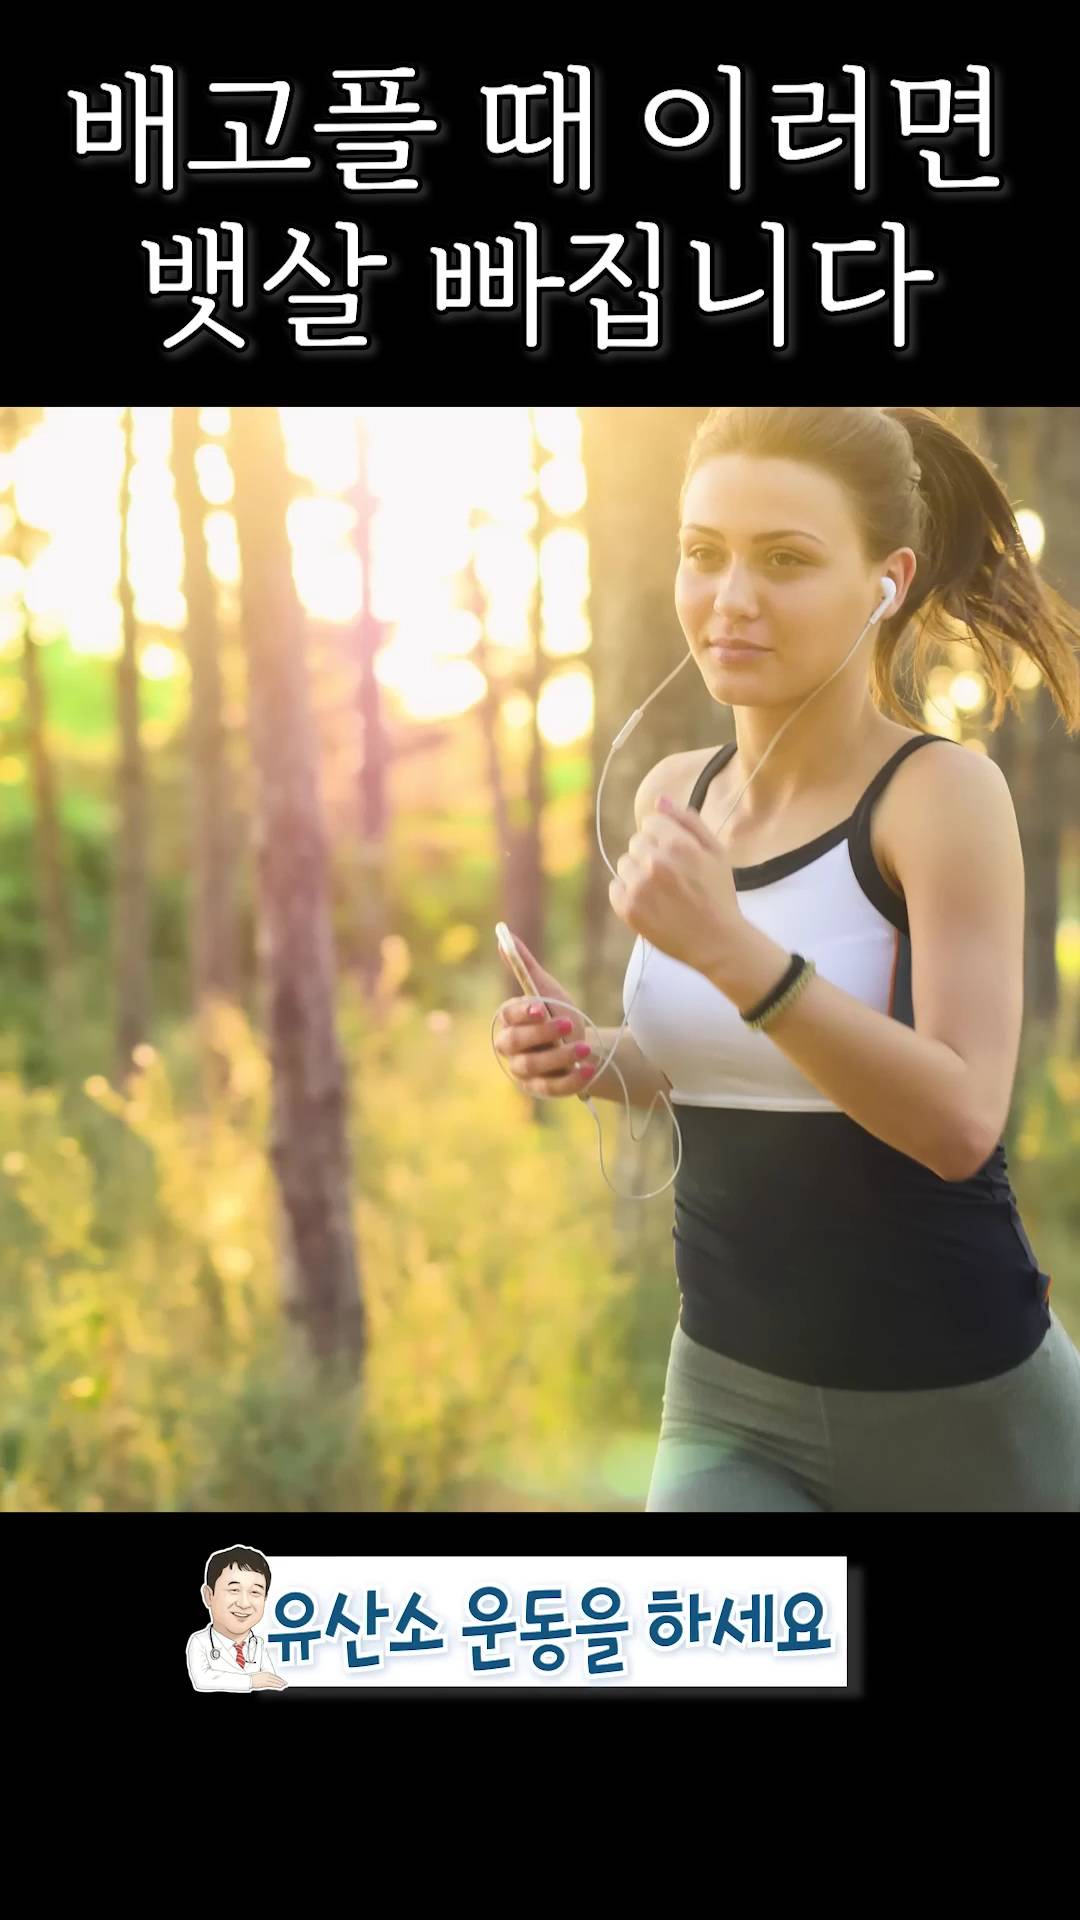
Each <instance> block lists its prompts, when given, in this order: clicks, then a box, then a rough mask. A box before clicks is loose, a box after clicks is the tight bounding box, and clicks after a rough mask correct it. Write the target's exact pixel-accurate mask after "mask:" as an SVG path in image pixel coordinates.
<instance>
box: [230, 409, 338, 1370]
mask: <svg viewBox="0 0 1080 1920" xmlns="http://www.w3.org/2000/svg"><path fill="white" fill-rule="evenodd" d="M231 454H232V462H233V469H234V472H235V476H236V520H237V530H238V534H239V541H240V558H241V570H242V576H243V584H242V589H241V607H242V617H243V626H244V634H245V640H246V644H247V650H248V663H249V671H248V688H249V706H250V722H251V735H252V749H253V759H254V776H255V833H256V853H257V877H258V889H259V905H260V915H259V935H260V938H259V952H260V961H261V967H262V984H263V991H264V995H265V1011H266V1020H267V1025H268V1031H269V1047H270V1058H271V1066H272V1073H273V1119H272V1134H271V1145H270V1154H271V1160H272V1163H273V1167H274V1172H275V1175H276V1178H277V1184H278V1192H279V1196H280V1201H281V1220H282V1243H283V1267H284V1276H283V1277H284V1290H285V1310H286V1314H287V1316H288V1317H289V1319H290V1320H292V1321H293V1322H294V1323H296V1324H298V1325H299V1326H301V1327H302V1328H303V1331H304V1334H305V1336H306V1339H307V1342H308V1345H309V1348H310V1351H311V1353H312V1355H313V1356H314V1358H315V1359H316V1361H317V1362H318V1363H319V1364H320V1366H321V1367H322V1368H323V1369H324V1370H327V1371H328V1370H329V1369H330V1368H331V1366H333V1367H334V1368H335V1369H337V1370H340V1373H341V1375H342V1378H343V1379H345V1380H347V1378H348V1375H349V1373H350V1372H352V1373H354V1374H358V1373H359V1370H360V1366H361V1363H362V1359H363V1353H364V1346H365V1335H366V1327H365V1317H364V1310H363V1303H362V1299H361V1294H360V1274H359V1263H358V1258H357V1251H356V1243H355V1237H354V1231H353V1221H352V1207H351V1199H350V1180H349V1156H348V1140H347V1094H346V1081H345V1069H344V1062H343V1059H342V1054H341V1049H340V1046H339V1042H338V1035H337V1027H336V1022H335V1007H334V957H333V945H332V936H331V915H330V902H329V894H328V874H327V854H326V843H325V837H324V832H323V825H322V819H321V815H320V807H319V787H318V778H317V767H316V748H315V733H314V726H313V719H312V711H311V701H310V692H309V687H308V680H307V668H306V657H305V638H306V636H305V623H304V616H303V612H302V609H301V606H300V602H299V599H298V597H297V592H296V587H295V584H294V581H293V574H292V562H291V555H290V549H289V543H288V538H287V534H286V524H285V515H286V509H287V506H288V501H289V482H288V476H287V471H286V466H285V449H284V443H283V439H282V434H281V427H280V423H279V420H278V416H277V413H276V411H275V409H274V408H272V407H238V408H236V409H234V411H233V414H232V433H231Z"/></svg>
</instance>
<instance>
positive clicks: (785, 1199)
mask: <svg viewBox="0 0 1080 1920" xmlns="http://www.w3.org/2000/svg"><path fill="white" fill-rule="evenodd" d="M939 741H941V736H939V735H936V734H926V735H920V736H919V737H918V738H917V739H913V740H907V741H905V742H904V743H903V744H902V745H901V746H900V747H899V748H898V749H897V751H896V753H894V754H893V755H892V757H891V759H890V760H888V761H887V762H886V764H885V765H884V766H883V767H882V768H881V769H880V771H879V772H878V773H877V774H876V775H875V777H874V779H873V780H872V781H871V782H870V785H869V786H868V787H867V789H866V791H865V793H864V794H863V796H862V798H861V800H860V801H859V804H858V806H857V807H856V809H855V811H854V813H852V814H851V816H850V817H849V818H848V819H847V820H843V821H841V822H840V823H839V824H838V825H837V826H835V827H831V828H830V829H829V830H828V832H826V833H823V834H819V835H818V837H817V838H816V839H815V840H811V841H808V842H807V843H806V845H805V846H801V847H796V848H794V849H793V850H792V851H791V852H790V853H782V854H778V855H777V856H776V857H775V858H774V859H772V860H764V861H761V862H759V863H758V864H757V865H756V866H751V867H735V868H734V869H733V875H734V882H735V888H736V891H737V893H738V895H739V907H740V910H741V912H742V913H743V915H744V916H745V918H746V919H747V920H749V921H750V922H751V923H752V924H753V925H754V926H757V927H760V928H761V930H762V931H763V932H764V933H767V934H768V935H769V936H770V938H772V939H774V940H776V941H777V942H778V943H779V944H780V945H781V946H783V947H786V948H787V949H788V951H789V952H799V953H802V954H805V955H806V956H807V958H808V959H812V960H813V961H814V962H815V964H816V967H817V971H818V973H819V974H820V975H821V976H822V978H824V979H826V980H831V981H832V982H833V984H834V985H835V986H838V987H841V988H842V989H843V990H844V992H845V993H850V994H852V995H854V997H855V998H856V999H859V1000H862V1001H864V1002H865V1003H866V1005H868V1006H871V1007H875V1008H876V1009H878V1011H879V1012H881V1013H884V1014H888V1015H889V1016H890V1018H892V1019H894V1020H900V1021H902V1022H903V1023H904V1024H905V1025H907V1026H910V1027H913V1026H914V1024H915V1022H914V1014H913V1010H912V989H911V943H910V939H909V931H908V920H907V912H906V909H905V906H904V902H903V900H901V899H900V898H899V897H898V895H897V894H895V893H894V892H893V891H892V889H891V888H890V887H889V886H888V885H887V883H886V881H885V880H884V878H883V876H882V874H881V872H880V871H879V869H878V866H877V863H876V861H875V859H874V855H873V850H872V847H871V841H870V819H871V813H872V809H873V807H874V803H875V801H876V800H877V799H878V797H879V795H880V794H881V793H882V791H883V790H884V788H885V786H886V785H887V783H888V781H889V780H890V778H891V777H892V774H893V773H894V772H895V770H896V768H897V767H898V766H899V765H900V763H901V761H903V760H904V759H906V757H907V755H908V754H909V753H913V752H915V751H916V750H917V749H918V748H920V747H925V746H928V745H930V744H931V743H934V742H939ZM941 743H942V744H943V745H944V746H945V747H947V748H948V747H953V746H954V745H955V743H954V742H952V741H949V740H944V741H941ZM959 750H960V751H963V749H962V748H961V749H959ZM734 752H735V743H734V742H730V743H729V744H728V745H726V746H724V747H721V748H720V750H719V752H718V753H716V754H714V755H713V757H712V758H711V759H710V760H709V762H708V764H707V765H706V766H705V767H704V768H703V769H702V772H701V774H700V776H699V778H698V780H697V781H696V783H695V785H694V791H693V793H692V794H691V797H690V802H689V804H690V806H692V807H694V808H696V809H698V810H699V811H700V808H701V805H702V802H703V800H704V797H705V793H706V790H707V788H708V786H709V783H710V781H711V780H712V779H713V777H714V775H715V774H717V773H719V771H720V769H721V768H722V767H723V766H725V765H726V764H727V762H728V760H729V759H730V758H731V756H732V754H733V753H734ZM941 830H942V832H944V833H947V832H948V822H947V821H943V822H942V829H941ZM646 951H647V954H648V961H647V965H645V968H644V977H643V978H642V979H641V986H640V990H639V991H638V993H637V996H636V999H634V1005H633V1011H632V1013H631V1015H630V1023H629V1025H630V1031H631V1033H632V1034H633V1036H634V1038H635V1040H636V1041H637V1043H638V1045H639V1046H640V1047H641V1050H642V1052H643V1053H645V1054H646V1055H647V1056H648V1058H649V1059H650V1060H652V1061H653V1062H654V1063H655V1064H656V1065H657V1066H658V1067H660V1068H662V1069H663V1071H664V1072H665V1073H666V1074H667V1076H668V1078H669V1079H670V1081H671V1083H672V1086H671V1091H670V1093H669V1095H668V1098H669V1099H670V1101H671V1104H672V1106H673V1107H674V1108H675V1109H676V1111H677V1115H678V1122H679V1129H680V1131H681V1134H682V1164H681V1166H680V1168H679V1171H678V1174H677V1176H676V1180H675V1189H674V1200H675V1225H674V1227H673V1229H672V1237H673V1239H674V1243H675V1267H676V1274H677V1277H678V1285H679V1292H680V1320H681V1324H682V1327H683V1330H684V1332H686V1333H687V1334H688V1335H689V1337H690V1338H691V1339H692V1340H696V1341H697V1342H698V1343H699V1344H700V1345H702V1346H706V1347H711V1348H712V1349H713V1350H714V1351H716V1352H718V1353H723V1354H726V1355H728V1356H729V1357H730V1358H731V1359H734V1360H738V1361H741V1362H742V1363H743V1364H744V1365H747V1366H752V1367H758V1368H761V1369H762V1370H763V1371H765V1372H767V1373H774V1374H780V1375H783V1376H784V1377H785V1378H788V1379H791V1380H800V1381H804V1382H807V1383H809V1384H811V1385H815V1386H821V1387H850V1388H855V1389H862V1390H874V1391H876V1390H879V1389H889V1388H892V1389H912V1388H922V1387H948V1386H959V1385H963V1384H965V1383H967V1382H970V1381H975V1380H981V1379H986V1378H989V1377H990V1376H991V1375H993V1374H996V1373H1003V1372H1005V1371H1006V1370H1007V1369H1009V1368H1010V1367H1015V1366H1018V1365H1019V1364H1020V1362H1021V1361H1023V1360H1026V1359H1027V1358H1028V1356H1029V1355H1030V1354H1031V1353H1033V1352H1034V1351H1035V1349H1036V1347H1037V1346H1038V1345H1039V1343H1040V1341H1041V1340H1042V1338H1043V1336H1044V1334H1045V1332H1046V1331H1047V1328H1048V1327H1049V1324H1050V1310H1049V1304H1048V1295H1049V1289H1050V1278H1049V1275H1047V1274H1045V1273H1043V1272H1042V1271H1041V1270H1040V1267H1039V1264H1038V1261H1037V1260H1036V1258H1035V1255H1034V1253H1033V1251H1032V1248H1031V1244H1030V1241H1029V1240H1028V1237H1027V1234H1026V1232H1025V1230H1024V1226H1023V1222H1022V1220H1021V1218H1020V1214H1019V1210H1018V1208H1017V1204H1016V1199H1015V1196H1014V1194H1013V1191H1012V1187H1011V1184H1010V1181H1009V1175H1008V1169H1007V1167H1006V1161H1005V1149H1004V1144H1003V1142H1000V1141H999V1143H998V1145H997V1146H996V1147H995V1149H994V1152H993V1153H992V1154H991V1156H990V1158H989V1159H988V1160H987V1161H986V1163H985V1164H984V1165H983V1166H982V1167H981V1168H980V1169H979V1171H978V1172H977V1173H976V1174H974V1175H973V1176H972V1177H971V1178H969V1179H966V1180H958V1181H947V1180H943V1179H941V1178H940V1176H939V1175H937V1174H936V1173H934V1172H932V1171H931V1169H930V1168H929V1167H925V1166H923V1165H922V1164H921V1162H919V1161H917V1160H913V1159H911V1158H910V1157H909V1156H908V1155H907V1154H904V1153H901V1152H899V1151H898V1150H897V1149H896V1148H894V1147H890V1146H887V1145H886V1143H885V1142H884V1141H883V1140H879V1139H878V1138H877V1136H876V1135H875V1134H871V1133H868V1132H867V1131H866V1129H865V1128H864V1127H861V1126H859V1125H858V1123H857V1122H856V1121H854V1120H852V1119H851V1118H850V1116H849V1115H847V1114H845V1113H844V1112H843V1111H842V1110H841V1109H840V1108H838V1107H837V1106H836V1105H835V1104H834V1103H833V1102H832V1101H830V1100H828V1099H827V1098H826V1097H825V1095H824V1094H823V1093H821V1091H820V1090H819V1089H818V1088H817V1087H816V1086H814V1084H813V1082H812V1081H810V1080H808V1079H807V1078H806V1077H805V1075H803V1074H802V1073H801V1072H800V1071H799V1069H798V1068H797V1067H796V1066H794V1064H793V1063H792V1062H791V1061H790V1060H789V1059H788V1058H787V1056H786V1055H785V1054H784V1053H782V1052H781V1050H780V1048H779V1047H778V1046H776V1044H775V1043H774V1042H773V1041H772V1040H771V1039H770V1037H769V1035H768V1033H767V1032H755V1031H753V1030H752V1029H750V1028H749V1027H747V1026H746V1025H745V1023H744V1022H743V1020H742V1019H741V1018H740V1015H739V1012H738V1009H737V1008H736V1007H735V1006H734V1005H733V1004H732V1003H731V1001H730V1000H728V999H727V998H726V997H725V995H724V994H722V993H721V992H720V991H719V989H718V988H716V987H714V986H713V985H712V983H711V982H710V981H708V980H706V979H705V977H704V975H703V974H701V973H698V972H697V971H696V970H695V969H694V968H692V967H688V966H686V965H685V964H684V963H683V962H682V961H680V960H675V959H672V957H671V956H670V955H669V954H665V953H663V952H661V951H660V949H659V948H656V947H652V946H649V947H648V948H647V949H646V946H645V944H644V943H643V942H642V940H641V938H640V936H639V937H638V939H637V940H636V942H635V944H634V947H633V949H632V951H631V954H630V961H629V964H628V966H627V969H626V976H625V979H624V983H623V1011H624V1013H625V1012H626V1010H627V1009H628V1008H629V1006H630V1003H631V999H632V998H633V996H634V989H635V987H636V986H637V984H638V980H639V977H641V972H642V964H643V960H644V958H645V954H646ZM672 1146H673V1152H674V1147H675V1139H674V1133H673V1135H672Z"/></svg>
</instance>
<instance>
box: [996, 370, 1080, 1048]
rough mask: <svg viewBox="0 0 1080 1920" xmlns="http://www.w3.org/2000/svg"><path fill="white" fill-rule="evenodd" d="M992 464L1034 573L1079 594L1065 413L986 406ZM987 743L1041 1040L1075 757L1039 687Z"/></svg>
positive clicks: (1028, 1007) (1054, 982) (1072, 447)
mask: <svg viewBox="0 0 1080 1920" xmlns="http://www.w3.org/2000/svg"><path fill="white" fill-rule="evenodd" d="M982 416H983V421H984V427H985V435H986V439H987V442H988V446H989V451H990V455H991V458H992V459H993V461H994V463H995V465H996V466H997V468H998V470H999V473H1000V475H1001V478H1002V480H1003V482H1004V484H1005V485H1006V487H1007V489H1008V492H1009V495H1010V498H1011V499H1012V500H1014V501H1016V502H1017V503H1018V504H1021V505H1026V506H1031V507H1034V508H1035V509H1036V511H1037V512H1038V513H1039V514H1040V516H1041V518H1042V521H1043V524H1044V527H1045V529H1046V544H1045V547H1044V551H1043V556H1042V560H1041V562H1040V571H1041V572H1042V573H1043V575H1044V577H1045V578H1046V580H1047V582H1048V583H1049V584H1050V585H1052V586H1055V587H1057V588H1058V590H1059V591H1061V592H1062V593H1064V594H1065V596H1066V598H1068V599H1070V600H1072V601H1074V603H1075V601H1076V600H1077V598H1078V589H1080V550H1078V547H1077V541H1076V533H1075V514H1076V512H1077V508H1078V505H1080V441H1078V436H1077V431H1076V423H1077V418H1078V410H1077V409H1076V408H1072V407H1066V408H1063V407H984V408H983V409H982ZM1021 699H1022V701H1023V712H1022V716H1016V715H1012V714H1010V715H1009V716H1008V717H1007V718H1006V719H1005V720H1004V721H1003V722H1002V725H1001V726H1000V728H999V729H998V730H997V732H996V733H995V734H992V735H991V736H990V739H989V745H990V748H991V751H992V752H993V754H994V758H995V759H996V760H997V763H998V765H999V766H1000V768H1001V770H1002V772H1003V773H1004V775H1005V777H1006V779H1007V780H1008V782H1009V788H1010V791H1011V793H1012V796H1013V803H1014V805H1015V807H1016V817H1017V824H1018V826H1019V829H1020V839H1021V844H1022V847H1023V852H1024V875H1025V915H1024V1014H1025V1020H1026V1021H1030V1022H1031V1023H1032V1025H1033V1027H1035V1026H1037V1027H1039V1028H1040V1029H1042V1030H1043V1031H1044V1032H1045V1033H1046V1034H1047V1036H1049V1034H1050V1032H1051V1031H1052V1028H1053V1024H1054V1022H1055V1020H1056V1017H1057V1010H1058V977H1057V956H1056V942H1057V926H1058V919H1059V915H1060V903H1061V851H1062V829H1063V823H1064V814H1065V801H1066V794H1067V791H1068V785H1069V773H1070V771H1071V770H1072V769H1073V768H1075V765H1076V760H1077V753H1076V746H1075V743H1074V742H1071V741H1069V739H1068V738H1067V736H1066V734H1065V731H1064V728H1063V726H1062V724H1061V722H1060V720H1059V719H1058V716H1057V713H1056V709H1055V708H1054V706H1053V702H1052V700H1051V698H1050V695H1049V693H1048V692H1047V690H1046V687H1045V686H1044V685H1042V684H1041V683H1040V685H1039V686H1037V687H1036V688H1034V690H1033V691H1032V692H1030V693H1026V694H1023V695H1021Z"/></svg>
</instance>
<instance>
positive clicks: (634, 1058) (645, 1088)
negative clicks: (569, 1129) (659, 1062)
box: [582, 1027, 671, 1107]
mask: <svg viewBox="0 0 1080 1920" xmlns="http://www.w3.org/2000/svg"><path fill="white" fill-rule="evenodd" d="M597 1031H598V1033H599V1035H600V1041H599V1048H598V1046H597V1043H596V1042H595V1041H594V1043H593V1052H594V1053H595V1054H596V1056H597V1058H598V1059H600V1060H603V1059H606V1057H607V1055H608V1054H609V1053H610V1052H611V1048H612V1045H613V1043H614V1040H615V1035H616V1034H617V1033H618V1031H619V1029H618V1027H599V1028H598V1029H597ZM615 1067H618V1069H619V1071H620V1073H621V1074H622V1077H623V1079H624V1080H625V1081H626V1093H624V1092H623V1090H622V1088H621V1086H620V1085H619V1082H618V1080H617V1079H616V1078H615V1071H614V1069H615ZM670 1086H671V1081H670V1080H669V1079H668V1077H667V1075H666V1073H661V1071H660V1068H659V1067H654V1066H653V1063H652V1061H651V1060H650V1059H648V1058H647V1056H646V1055H645V1054H643V1053H642V1051H641V1048H640V1047H639V1046H638V1043H637V1041H636V1040H635V1039H634V1036H633V1034H632V1033H624V1034H623V1036H622V1039H621V1040H620V1041H619V1045H618V1048H617V1049H616V1053H615V1058H614V1061H613V1062H612V1064H611V1065H610V1066H608V1067H605V1068H604V1071H603V1073H599V1074H597V1076H596V1078H595V1080H590V1081H589V1082H588V1084H587V1086H585V1087H584V1088H583V1089H582V1091H583V1092H584V1093H585V1094H587V1095H589V1096H590V1097H591V1096H592V1095H593V1094H595V1095H596V1097H597V1099H599V1100H618V1101H620V1102H621V1103H622V1105H623V1106H625V1104H626V1101H627V1098H629V1101H630V1105H631V1106H632V1107H650V1106H651V1105H652V1102H653V1096H654V1095H655V1094H657V1093H666V1092H667V1091H668V1089H669V1087H670ZM659 1104H660V1103H659V1101H658V1102H657V1105H659Z"/></svg>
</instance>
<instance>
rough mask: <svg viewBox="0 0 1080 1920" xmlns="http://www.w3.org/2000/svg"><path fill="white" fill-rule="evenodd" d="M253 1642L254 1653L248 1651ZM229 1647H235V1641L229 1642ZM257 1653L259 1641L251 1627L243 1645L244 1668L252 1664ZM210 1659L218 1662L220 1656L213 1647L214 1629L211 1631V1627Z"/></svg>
mask: <svg viewBox="0 0 1080 1920" xmlns="http://www.w3.org/2000/svg"><path fill="white" fill-rule="evenodd" d="M253 1640H254V1642H255V1653H252V1652H251V1651H250V1647H251V1642H252V1641H253ZM230 1645H232V1646H235V1645H236V1642H235V1641H231V1642H230ZM258 1651H259V1640H258V1635H257V1634H256V1632H255V1630H254V1628H253V1627H249V1629H248V1637H247V1641H246V1643H245V1645H244V1665H245V1666H248V1665H249V1664H250V1663H251V1662H252V1661H253V1660H254V1658H255V1654H256V1653H258ZM210 1658H211V1660H220V1659H221V1655H220V1653H219V1652H218V1650H217V1648H216V1647H215V1645H214V1629H213V1627H211V1628H210Z"/></svg>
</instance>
